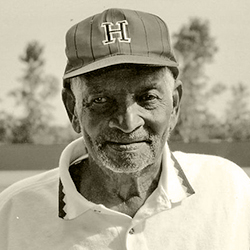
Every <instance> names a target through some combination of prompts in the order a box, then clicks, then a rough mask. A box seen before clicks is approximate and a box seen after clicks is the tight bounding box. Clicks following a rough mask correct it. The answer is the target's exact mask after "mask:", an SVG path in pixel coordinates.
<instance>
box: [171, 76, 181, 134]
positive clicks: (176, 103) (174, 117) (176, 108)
mask: <svg viewBox="0 0 250 250" xmlns="http://www.w3.org/2000/svg"><path fill="white" fill-rule="evenodd" d="M181 97H182V82H181V81H180V80H176V81H175V87H174V91H173V110H172V112H171V118H170V130H173V129H174V127H175V126H176V123H177V121H178V118H179V114H180V104H181Z"/></svg>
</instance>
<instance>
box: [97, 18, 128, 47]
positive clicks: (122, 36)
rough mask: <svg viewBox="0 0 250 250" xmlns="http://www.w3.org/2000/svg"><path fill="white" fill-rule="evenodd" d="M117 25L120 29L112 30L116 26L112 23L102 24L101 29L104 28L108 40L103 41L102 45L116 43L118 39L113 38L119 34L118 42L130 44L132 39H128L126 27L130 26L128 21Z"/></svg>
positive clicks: (119, 22)
mask: <svg viewBox="0 0 250 250" xmlns="http://www.w3.org/2000/svg"><path fill="white" fill-rule="evenodd" d="M116 25H117V26H118V27H119V28H118V29H115V28H112V26H114V24H113V23H112V22H105V23H102V25H101V27H103V28H104V32H105V37H106V40H103V41H102V43H103V44H104V45H108V44H111V43H114V42H115V41H116V38H115V37H113V35H114V34H118V35H119V37H118V41H119V42H121V43H130V42H131V38H128V37H127V31H126V25H128V22H127V20H122V21H118V22H116Z"/></svg>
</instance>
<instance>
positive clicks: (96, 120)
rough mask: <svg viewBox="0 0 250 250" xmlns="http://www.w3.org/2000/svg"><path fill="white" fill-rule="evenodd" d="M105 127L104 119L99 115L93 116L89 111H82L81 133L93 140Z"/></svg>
mask: <svg viewBox="0 0 250 250" xmlns="http://www.w3.org/2000/svg"><path fill="white" fill-rule="evenodd" d="M105 126H107V121H106V119H105V118H104V117H103V116H101V115H95V114H93V112H91V111H89V110H83V112H82V115H81V127H82V131H83V133H85V135H86V134H87V135H88V136H89V137H90V139H91V140H94V139H95V138H96V137H97V136H98V135H99V134H100V133H101V132H102V131H103V130H104V128H105Z"/></svg>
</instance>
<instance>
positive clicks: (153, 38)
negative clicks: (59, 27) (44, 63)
mask: <svg viewBox="0 0 250 250" xmlns="http://www.w3.org/2000/svg"><path fill="white" fill-rule="evenodd" d="M65 51H66V56H67V58H68V61H67V65H66V69H65V72H64V76H63V79H64V80H66V79H68V78H71V77H74V76H77V75H81V74H85V73H88V72H91V71H94V70H98V69H101V68H104V67H108V66H112V65H117V64H125V63H126V64H127V63H129V64H144V65H152V66H167V67H169V68H170V70H171V71H172V73H173V75H174V77H175V78H177V76H178V73H179V71H178V64H177V61H176V58H175V55H174V52H173V49H172V47H171V42H170V35H169V32H168V28H167V25H166V23H165V22H164V21H163V20H162V19H161V18H159V17H158V16H156V15H153V14H149V13H145V12H141V11H135V10H128V9H107V10H105V11H103V12H102V13H99V14H96V15H93V16H91V17H89V18H87V19H85V20H83V21H81V22H79V23H77V24H75V25H74V26H72V27H71V28H70V29H69V30H68V32H67V34H66V50H65Z"/></svg>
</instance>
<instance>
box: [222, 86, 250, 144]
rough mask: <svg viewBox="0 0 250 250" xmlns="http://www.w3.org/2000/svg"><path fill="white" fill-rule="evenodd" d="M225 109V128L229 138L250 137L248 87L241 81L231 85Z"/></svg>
mask: <svg viewBox="0 0 250 250" xmlns="http://www.w3.org/2000/svg"><path fill="white" fill-rule="evenodd" d="M231 94H232V95H231V100H229V102H228V107H227V110H226V114H227V116H226V124H227V126H226V129H227V133H228V135H229V139H231V140H246V139H248V140H249V139H250V110H249V106H248V100H249V89H248V88H247V86H246V85H245V84H243V83H241V82H239V83H238V84H237V85H234V86H232V87H231Z"/></svg>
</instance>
